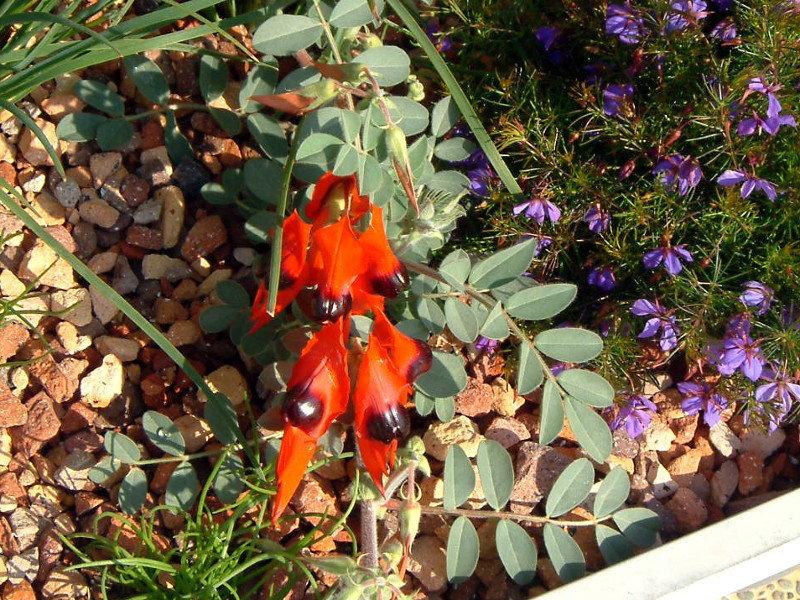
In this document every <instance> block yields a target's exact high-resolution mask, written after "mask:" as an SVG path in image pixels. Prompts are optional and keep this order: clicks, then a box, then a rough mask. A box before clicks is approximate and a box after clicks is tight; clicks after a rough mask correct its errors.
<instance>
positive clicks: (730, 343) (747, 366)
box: [717, 317, 765, 381]
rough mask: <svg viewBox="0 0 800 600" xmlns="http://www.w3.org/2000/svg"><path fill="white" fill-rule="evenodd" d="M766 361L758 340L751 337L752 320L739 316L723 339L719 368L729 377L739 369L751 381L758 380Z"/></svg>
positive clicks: (721, 372)
mask: <svg viewBox="0 0 800 600" xmlns="http://www.w3.org/2000/svg"><path fill="white" fill-rule="evenodd" d="M764 362H765V361H764V357H763V356H762V355H761V348H759V347H758V342H756V341H754V340H753V338H752V337H750V320H749V319H747V318H741V317H737V318H736V319H734V322H733V323H732V324H731V325H729V327H728V331H727V332H726V333H725V337H724V338H723V339H722V346H721V352H720V356H719V361H718V365H717V370H718V371H719V372H720V374H721V375H725V376H726V377H727V376H729V375H733V373H734V372H735V371H736V370H737V369H738V370H739V371H741V373H742V375H744V376H745V377H747V378H748V379H749V380H750V381H756V380H758V378H759V377H761V371H762V370H763V367H764Z"/></svg>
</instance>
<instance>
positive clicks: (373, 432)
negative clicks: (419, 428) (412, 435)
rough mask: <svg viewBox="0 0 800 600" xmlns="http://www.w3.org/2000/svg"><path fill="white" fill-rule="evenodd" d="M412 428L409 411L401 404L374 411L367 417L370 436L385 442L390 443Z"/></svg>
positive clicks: (406, 433)
mask: <svg viewBox="0 0 800 600" xmlns="http://www.w3.org/2000/svg"><path fill="white" fill-rule="evenodd" d="M410 429H411V422H410V421H409V419H408V412H407V411H406V409H405V408H404V407H403V406H401V405H399V404H393V405H391V406H390V407H388V408H387V409H386V410H384V411H382V412H380V413H378V412H373V413H372V414H370V415H369V416H368V417H367V431H368V432H369V435H370V437H371V438H372V439H374V440H376V441H378V442H383V443H384V444H390V443H391V442H392V440H396V439H399V438H401V437H404V436H406V435H408V432H409V431H410Z"/></svg>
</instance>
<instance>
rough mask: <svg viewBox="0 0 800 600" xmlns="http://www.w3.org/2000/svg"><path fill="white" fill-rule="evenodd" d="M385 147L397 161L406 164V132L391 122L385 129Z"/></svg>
mask: <svg viewBox="0 0 800 600" xmlns="http://www.w3.org/2000/svg"><path fill="white" fill-rule="evenodd" d="M386 148H387V149H388V150H389V153H390V154H391V155H392V157H394V159H395V160H397V162H399V163H400V164H401V165H403V166H405V165H407V164H408V145H407V144H406V134H405V133H403V130H402V129H400V128H399V127H398V126H397V125H395V124H394V123H392V124H391V125H389V128H388V129H387V130H386Z"/></svg>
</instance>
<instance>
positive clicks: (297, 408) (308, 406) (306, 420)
mask: <svg viewBox="0 0 800 600" xmlns="http://www.w3.org/2000/svg"><path fill="white" fill-rule="evenodd" d="M323 410H324V409H323V406H322V400H320V399H319V398H318V397H317V396H314V395H313V394H312V393H311V392H310V391H309V390H308V389H305V390H303V389H298V388H293V389H291V390H289V391H288V392H287V393H286V399H285V400H284V402H283V407H282V408H281V414H282V415H283V420H284V421H285V422H286V423H288V424H289V425H293V426H294V427H297V428H298V429H302V430H303V431H305V432H308V431H309V430H310V429H313V428H314V427H316V426H317V424H319V422H320V421H321V420H322V413H323Z"/></svg>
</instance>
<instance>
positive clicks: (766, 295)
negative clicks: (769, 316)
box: [739, 281, 775, 315]
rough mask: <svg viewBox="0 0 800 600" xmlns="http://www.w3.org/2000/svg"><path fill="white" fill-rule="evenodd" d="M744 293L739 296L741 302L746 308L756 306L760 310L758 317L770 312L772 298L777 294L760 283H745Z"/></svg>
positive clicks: (757, 312)
mask: <svg viewBox="0 0 800 600" xmlns="http://www.w3.org/2000/svg"><path fill="white" fill-rule="evenodd" d="M744 287H745V290H744V293H743V294H742V295H741V296H739V300H740V301H741V302H742V304H744V305H745V306H756V307H758V310H757V311H756V314H757V315H763V314H764V313H765V312H767V311H768V310H769V305H770V304H771V303H772V298H773V296H774V295H775V292H774V290H773V289H772V288H769V287H767V286H765V285H764V284H763V283H760V282H758V281H745V282H744Z"/></svg>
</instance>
